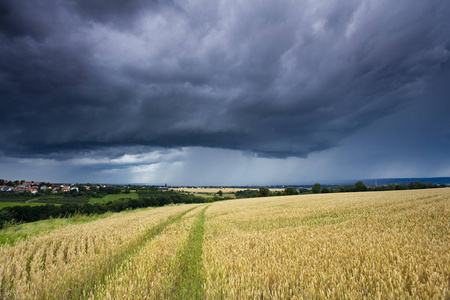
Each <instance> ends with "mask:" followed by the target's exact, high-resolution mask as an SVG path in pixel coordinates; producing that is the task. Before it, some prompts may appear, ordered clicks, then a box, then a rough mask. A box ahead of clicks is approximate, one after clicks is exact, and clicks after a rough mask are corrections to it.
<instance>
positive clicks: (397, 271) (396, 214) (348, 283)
mask: <svg viewBox="0 0 450 300" xmlns="http://www.w3.org/2000/svg"><path fill="white" fill-rule="evenodd" d="M449 204H450V189H445V190H421V191H406V192H375V193H348V194H333V195H311V196H291V197H279V198H275V197H274V198H265V199H249V200H243V201H240V202H239V204H237V203H233V202H231V201H230V202H222V203H216V204H215V205H213V206H212V207H211V208H210V209H209V210H208V211H207V213H206V217H207V221H206V224H205V228H206V232H205V241H204V249H203V250H204V252H203V259H204V265H205V273H206V292H207V298H210V299H216V298H232V299H249V298H252V299H254V298H264V299H286V298H290V299H299V298H335V299H341V298H349V299H361V298H420V299H424V298H444V297H448V295H449V282H450V251H449V250H450V249H449V245H450V240H449V232H450V225H449V224H450V214H449Z"/></svg>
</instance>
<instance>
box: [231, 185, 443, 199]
mask: <svg viewBox="0 0 450 300" xmlns="http://www.w3.org/2000/svg"><path fill="white" fill-rule="evenodd" d="M443 187H446V185H445V184H441V185H437V184H435V183H431V182H429V183H421V182H418V181H415V182H411V183H409V184H408V185H406V184H388V185H383V186H366V184H365V183H364V182H362V181H358V182H356V183H355V184H353V185H340V186H331V187H329V186H322V185H321V184H320V183H315V184H314V185H313V186H312V188H311V189H306V188H299V189H296V188H294V187H287V188H285V189H284V190H283V191H271V190H269V189H268V188H266V187H260V188H259V189H258V190H250V189H247V190H241V191H237V192H236V193H235V195H236V198H238V199H240V198H256V197H270V196H289V195H299V194H319V193H324V194H325V193H344V192H364V191H390V190H413V189H429V188H443Z"/></svg>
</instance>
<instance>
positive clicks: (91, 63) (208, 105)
mask: <svg viewBox="0 0 450 300" xmlns="http://www.w3.org/2000/svg"><path fill="white" fill-rule="evenodd" d="M449 15H450V4H449V3H448V2H447V1H440V0H430V1H409V0H408V1H407V0H400V1H394V2H392V1H387V0H357V1H337V0H336V1H234V0H232V1H207V0H191V1H176V0H173V1H140V0H130V1H105V0H103V1H101V0H99V1H91V0H70V1H69V0H62V1H49V0H36V1H28V0H3V1H1V2H0V86H1V88H0V104H1V110H0V127H1V131H0V139H1V144H0V154H2V155H3V156H4V157H6V158H8V157H9V158H11V159H12V158H14V159H28V158H42V159H55V160H57V161H58V160H64V159H68V157H71V159H72V161H73V159H75V160H77V161H78V162H80V163H81V165H83V164H85V165H89V162H97V164H98V165H102V164H106V163H107V162H106V161H105V160H104V159H105V157H106V158H108V159H111V161H108V164H111V165H114V164H120V163H124V164H127V163H128V162H129V163H130V164H133V162H142V163H146V164H147V165H152V164H153V163H155V162H157V161H158V157H159V156H158V155H160V154H161V153H162V154H161V155H162V156H164V157H169V158H167V160H169V161H171V160H172V156H175V157H178V158H177V159H181V160H182V156H183V154H180V153H181V152H183V151H182V149H186V148H185V147H192V149H199V148H198V147H200V148H214V149H228V150H240V151H242V153H244V154H243V155H244V156H245V155H250V156H252V155H256V157H259V158H261V159H262V158H288V157H294V158H295V157H297V158H306V157H309V156H310V155H312V154H315V153H320V152H322V151H327V150H329V149H335V148H339V147H341V146H342V145H343V144H345V143H346V141H347V139H348V138H349V137H351V136H352V134H354V133H356V132H359V130H361V128H368V129H370V128H371V127H370V126H371V125H373V124H383V123H382V120H383V119H384V118H389V116H392V115H394V114H399V116H403V117H404V120H409V119H408V118H411V116H408V114H405V113H403V114H402V112H403V111H405V110H406V109H407V108H408V107H411V106H414V105H418V106H417V107H420V106H421V105H422V106H434V107H436V108H437V109H436V112H437V114H439V113H442V112H450V109H449V107H450V105H449V101H450V100H449V96H448V95H450V84H449V82H450V76H449V70H450V18H449V17H448V16H449ZM417 103H419V104H417ZM430 119H431V120H429V121H430V122H426V124H425V123H424V124H423V126H418V127H417V128H418V129H417V130H418V131H419V133H418V135H420V136H422V135H423V133H424V132H436V131H439V132H440V133H442V134H441V138H442V140H440V142H439V143H440V144H439V147H440V149H441V152H439V153H440V154H442V153H444V152H445V151H447V150H449V143H450V138H449V137H450V129H449V126H450V122H449V121H448V120H447V119H446V118H444V117H437V118H434V119H433V118H430ZM395 122H398V124H397V125H399V126H400V127H401V124H402V120H396V121H395ZM383 126H384V127H387V128H385V130H386V132H390V131H392V130H395V128H392V127H390V126H386V125H383ZM403 129H405V128H403ZM405 130H406V129H405ZM400 134H404V132H401V133H400ZM387 139H388V141H391V140H395V136H394V135H393V134H392V132H391V133H389V134H387ZM367 141H368V143H371V140H370V139H367ZM376 144H377V143H376V142H373V145H376ZM371 145H372V144H371ZM148 149H151V150H148ZM154 149H156V150H154ZM152 151H156V152H155V153H156V154H152V155H154V156H156V157H152V156H151V155H150V156H148V155H147V156H146V154H145V153H149V152H152ZM399 151H400V150H399ZM89 153H91V154H92V153H93V154H92V155H91V156H89ZM158 153H159V154H158ZM73 157H76V158H73ZM180 157H181V158H180ZM114 159H115V160H116V161H114Z"/></svg>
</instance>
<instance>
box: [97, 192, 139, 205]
mask: <svg viewBox="0 0 450 300" xmlns="http://www.w3.org/2000/svg"><path fill="white" fill-rule="evenodd" d="M122 198H131V199H138V198H139V195H138V194H137V193H129V194H109V195H106V196H104V197H102V198H94V197H91V198H90V199H89V203H91V204H93V203H102V202H108V201H115V200H119V199H122Z"/></svg>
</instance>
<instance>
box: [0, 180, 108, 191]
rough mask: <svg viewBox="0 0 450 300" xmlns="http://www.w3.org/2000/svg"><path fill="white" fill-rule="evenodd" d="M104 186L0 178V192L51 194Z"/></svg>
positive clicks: (96, 188) (95, 188)
mask: <svg viewBox="0 0 450 300" xmlns="http://www.w3.org/2000/svg"><path fill="white" fill-rule="evenodd" d="M102 187H103V188H104V187H106V185H100V184H95V185H74V184H64V183H50V182H35V181H25V180H21V181H19V180H15V181H9V180H4V179H0V192H16V193H31V194H36V193H38V192H50V193H51V194H57V193H58V192H72V191H76V192H78V193H79V192H80V189H83V190H91V189H94V190H98V189H100V188H102Z"/></svg>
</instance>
